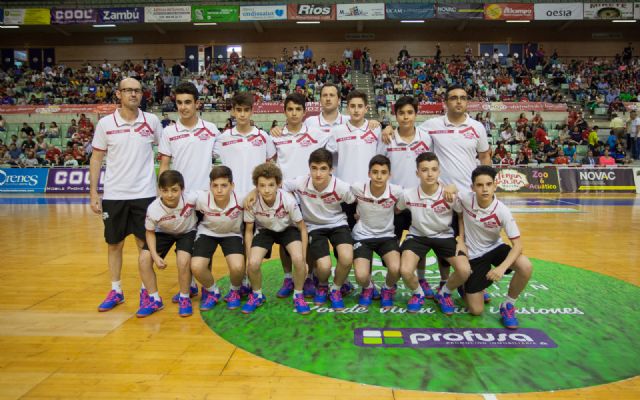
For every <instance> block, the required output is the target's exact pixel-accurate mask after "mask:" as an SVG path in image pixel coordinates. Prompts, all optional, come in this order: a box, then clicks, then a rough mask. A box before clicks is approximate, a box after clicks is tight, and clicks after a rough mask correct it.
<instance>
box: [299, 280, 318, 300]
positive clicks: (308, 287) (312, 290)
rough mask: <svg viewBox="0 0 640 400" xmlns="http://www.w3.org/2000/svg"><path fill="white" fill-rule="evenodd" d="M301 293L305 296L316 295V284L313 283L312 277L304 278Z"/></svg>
mask: <svg viewBox="0 0 640 400" xmlns="http://www.w3.org/2000/svg"><path fill="white" fill-rule="evenodd" d="M302 294H303V295H304V297H306V298H311V297H313V296H315V295H316V285H315V284H314V283H313V279H311V278H307V279H305V281H304V286H303V287H302Z"/></svg>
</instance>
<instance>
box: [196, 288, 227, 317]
mask: <svg viewBox="0 0 640 400" xmlns="http://www.w3.org/2000/svg"><path fill="white" fill-rule="evenodd" d="M220 297H222V295H221V294H220V293H214V292H210V291H208V290H207V289H205V288H202V296H201V297H200V311H209V310H211V309H212V308H213V307H215V306H216V304H218V302H219V301H220Z"/></svg>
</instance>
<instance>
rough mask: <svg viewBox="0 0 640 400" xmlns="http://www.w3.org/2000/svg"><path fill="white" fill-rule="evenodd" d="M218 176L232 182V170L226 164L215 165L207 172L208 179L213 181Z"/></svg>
mask: <svg viewBox="0 0 640 400" xmlns="http://www.w3.org/2000/svg"><path fill="white" fill-rule="evenodd" d="M219 178H227V179H228V180H229V183H233V172H232V171H231V168H229V167H227V166H226V165H216V166H215V167H213V168H212V169H211V172H209V181H211V182H213V181H215V180H216V179H219Z"/></svg>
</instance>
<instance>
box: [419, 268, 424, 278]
mask: <svg viewBox="0 0 640 400" xmlns="http://www.w3.org/2000/svg"><path fill="white" fill-rule="evenodd" d="M425 271H426V269H423V268H418V279H424V274H425Z"/></svg>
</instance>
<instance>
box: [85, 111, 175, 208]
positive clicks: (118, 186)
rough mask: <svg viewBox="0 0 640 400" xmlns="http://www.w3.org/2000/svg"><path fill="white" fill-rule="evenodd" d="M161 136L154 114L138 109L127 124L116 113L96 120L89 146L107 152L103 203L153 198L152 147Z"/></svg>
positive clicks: (118, 113)
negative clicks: (105, 201)
mask: <svg viewBox="0 0 640 400" xmlns="http://www.w3.org/2000/svg"><path fill="white" fill-rule="evenodd" d="M161 135H162V124H161V123H160V120H159V119H158V117H156V116H155V115H153V114H150V113H146V112H142V111H141V110H138V118H136V120H135V121H133V122H132V123H129V122H126V121H124V120H123V119H122V117H120V112H119V111H118V110H116V111H115V112H114V113H113V114H110V115H107V116H106V117H103V118H101V119H100V121H98V125H96V130H95V134H94V135H93V141H92V142H91V146H92V147H93V148H94V149H95V150H101V151H106V152H107V155H106V163H107V169H106V172H105V174H104V196H103V197H104V199H105V200H131V199H142V198H148V197H155V196H156V193H157V192H156V173H155V165H154V160H153V144H154V143H157V142H158V140H159V139H160V136H161Z"/></svg>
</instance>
